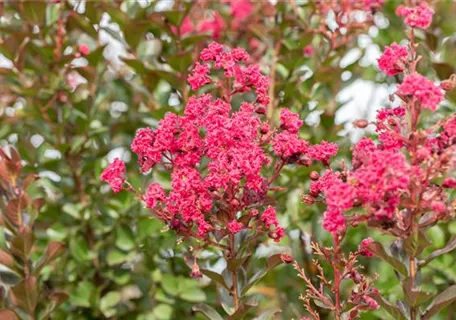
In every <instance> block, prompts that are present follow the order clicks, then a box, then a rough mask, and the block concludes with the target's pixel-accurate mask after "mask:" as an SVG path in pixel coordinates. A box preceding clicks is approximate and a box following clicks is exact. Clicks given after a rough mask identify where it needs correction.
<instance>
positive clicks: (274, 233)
mask: <svg viewBox="0 0 456 320" xmlns="http://www.w3.org/2000/svg"><path fill="white" fill-rule="evenodd" d="M284 236H285V229H284V228H282V227H275V229H274V230H271V231H269V237H270V238H271V239H274V242H280V240H281V239H282V238H283V237H284Z"/></svg>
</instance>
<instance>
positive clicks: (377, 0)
mask: <svg viewBox="0 0 456 320" xmlns="http://www.w3.org/2000/svg"><path fill="white" fill-rule="evenodd" d="M384 2H385V0H364V3H365V6H366V10H377V9H379V8H380V7H381V6H382V5H383V3H384Z"/></svg>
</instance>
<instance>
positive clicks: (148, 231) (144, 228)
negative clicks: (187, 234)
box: [138, 218, 163, 240]
mask: <svg viewBox="0 0 456 320" xmlns="http://www.w3.org/2000/svg"><path fill="white" fill-rule="evenodd" d="M162 227H163V222H162V221H160V220H158V219H154V218H146V219H142V220H140V221H139V222H138V237H139V239H141V240H143V239H145V238H148V237H156V236H157V235H159V234H160V229H161V228H162Z"/></svg>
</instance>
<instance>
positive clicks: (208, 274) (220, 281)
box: [200, 269, 230, 291]
mask: <svg viewBox="0 0 456 320" xmlns="http://www.w3.org/2000/svg"><path fill="white" fill-rule="evenodd" d="M200 271H201V273H202V274H204V275H205V276H206V277H208V278H209V279H211V280H213V281H215V282H217V283H218V284H220V285H221V286H222V287H224V288H225V289H226V290H228V291H229V290H230V289H229V288H228V286H227V285H226V282H225V280H224V279H223V276H222V275H221V274H219V273H217V272H214V271H211V270H207V269H200Z"/></svg>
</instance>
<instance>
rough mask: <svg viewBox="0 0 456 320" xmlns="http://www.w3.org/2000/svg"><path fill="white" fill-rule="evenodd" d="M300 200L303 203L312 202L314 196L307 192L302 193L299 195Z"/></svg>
mask: <svg viewBox="0 0 456 320" xmlns="http://www.w3.org/2000/svg"><path fill="white" fill-rule="evenodd" d="M301 202H302V203H304V204H309V205H310V204H313V203H314V202H315V201H314V198H313V197H312V196H310V195H308V194H303V195H302V196H301Z"/></svg>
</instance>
